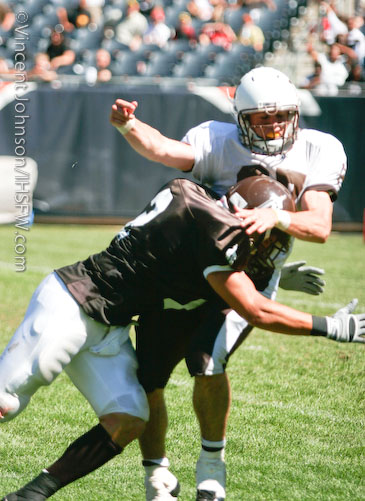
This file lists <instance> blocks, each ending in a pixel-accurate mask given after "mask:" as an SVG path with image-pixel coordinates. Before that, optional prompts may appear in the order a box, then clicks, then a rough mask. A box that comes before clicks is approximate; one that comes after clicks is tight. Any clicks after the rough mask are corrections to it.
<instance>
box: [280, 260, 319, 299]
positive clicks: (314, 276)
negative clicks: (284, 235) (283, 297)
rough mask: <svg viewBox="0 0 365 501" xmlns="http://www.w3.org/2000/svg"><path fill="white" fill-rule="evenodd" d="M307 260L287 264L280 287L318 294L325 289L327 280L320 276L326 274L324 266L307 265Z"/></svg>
mask: <svg viewBox="0 0 365 501" xmlns="http://www.w3.org/2000/svg"><path fill="white" fill-rule="evenodd" d="M306 264H307V262H306V261H295V262H294V263H288V264H285V265H284V266H283V268H282V270H281V277H280V283H279V287H280V288H281V289H285V290H292V291H300V292H306V293H307V294H312V295H313V296H318V295H319V294H322V292H323V291H324V286H325V285H326V282H325V281H324V280H322V279H321V278H319V277H320V276H321V275H324V270H323V269H322V268H315V267H314V266H305V265H306Z"/></svg>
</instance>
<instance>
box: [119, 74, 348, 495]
mask: <svg viewBox="0 0 365 501" xmlns="http://www.w3.org/2000/svg"><path fill="white" fill-rule="evenodd" d="M299 105H300V103H299V99H298V94H297V91H296V88H295V86H294V85H293V84H292V83H291V82H290V80H289V79H288V78H287V77H286V75H284V74H283V73H281V72H279V71H277V70H275V69H273V68H265V67H261V68H256V69H254V70H251V71H250V72H248V73H247V74H245V75H244V76H243V77H242V79H241V82H240V84H239V85H238V87H237V89H236V93H235V98H234V113H235V118H236V124H232V123H223V122H217V121H208V122H205V123H202V124H200V125H198V126H197V127H194V128H193V129H191V130H189V131H188V132H187V133H186V135H185V136H184V138H183V139H182V140H181V141H176V140H174V139H170V138H168V137H166V136H163V135H162V134H161V133H160V132H159V131H158V130H156V129H154V128H152V127H150V126H149V125H148V124H146V123H144V122H142V121H140V120H138V118H137V117H136V115H135V112H136V109H137V106H138V103H137V102H136V101H132V102H127V101H124V100H122V99H117V100H116V101H115V103H114V105H113V106H112V112H111V116H110V121H111V124H112V125H114V126H115V127H116V128H117V129H118V130H119V132H120V133H121V134H122V135H123V136H124V138H125V139H126V140H127V141H128V143H129V144H130V145H131V146H132V147H133V148H134V149H135V150H136V151H137V152H138V153H140V154H141V155H142V156H144V157H146V158H148V159H149V160H152V161H155V162H159V163H162V164H164V165H166V166H169V167H174V168H176V169H179V170H181V171H186V172H192V174H193V176H194V177H195V178H196V179H197V180H198V181H199V182H202V183H204V184H205V185H208V186H210V187H211V188H212V189H213V190H215V191H216V192H217V193H218V194H222V193H224V192H225V191H226V189H227V188H228V187H229V186H230V185H232V184H233V183H235V182H237V180H239V179H242V178H244V177H246V176H247V175H250V174H253V173H258V172H262V173H264V174H267V175H269V176H272V177H273V178H274V179H277V180H279V181H280V182H282V183H283V184H284V185H285V186H287V187H288V189H289V190H290V191H291V192H292V193H293V195H294V197H295V200H296V205H297V209H298V212H296V213H295V214H291V215H290V217H287V214H284V213H282V212H281V211H277V212H276V213H274V212H273V211H267V210H266V209H265V208H261V209H257V210H244V209H243V210H241V211H240V212H239V214H240V217H241V218H242V220H243V221H244V226H245V227H246V231H247V234H252V233H253V232H255V231H258V232H260V233H261V232H265V231H266V230H267V229H270V228H272V227H274V226H276V227H278V228H280V229H282V230H284V231H286V232H287V233H289V235H291V236H292V237H293V238H294V237H295V238H300V239H303V240H307V241H312V242H318V243H324V242H325V241H326V240H327V238H328V236H329V235H330V232H331V227H332V202H333V201H334V200H335V199H336V197H337V193H338V191H339V189H340V187H341V184H342V181H343V178H344V175H345V172H346V166H347V159H346V155H345V152H344V149H343V147H342V144H341V143H340V141H338V140H337V139H336V138H335V137H333V136H332V135H330V134H325V133H323V132H320V131H317V130H308V129H303V130H301V129H300V128H299ZM288 254H289V253H287V254H281V255H279V256H277V259H276V272H275V274H274V276H273V277H272V279H271V281H270V283H269V285H268V286H267V287H265V290H263V291H262V293H263V294H264V295H266V296H267V297H271V298H275V295H276V290H277V288H278V284H279V280H280V272H281V269H282V268H283V265H284V262H285V260H286V259H287V257H288ZM282 271H283V273H282V275H283V277H282V278H284V272H285V271H286V273H287V276H289V277H291V278H292V280H293V281H294V286H293V285H292V286H291V287H290V286H289V287H288V288H297V289H299V290H305V288H304V287H302V286H301V285H298V283H299V282H300V280H301V279H302V278H303V275H302V274H301V273H300V268H299V270H298V266H297V265H294V266H288V267H287V268H286V267H285V266H284V268H283V270H282ZM313 271H315V270H313ZM318 271H319V270H318ZM319 272H320V271H319ZM308 275H309V277H310V276H311V275H312V284H311V286H310V287H312V289H311V291H310V292H312V293H319V292H320V290H321V285H322V284H323V283H321V280H320V279H319V277H318V276H315V273H314V274H313V273H309V274H308ZM313 275H314V277H313ZM309 277H308V276H307V277H306V279H305V280H304V281H307V280H308V278H309ZM308 281H309V282H310V281H311V279H310V278H309V280H308ZM282 283H283V281H282ZM283 286H284V287H285V285H284V283H283ZM307 292H308V290H307ZM194 314H196V312H194V313H191V315H192V317H191V328H192V329H194V326H195V325H196V322H198V321H197V320H196V319H194V318H193V315H194ZM176 315H180V316H181V315H182V314H181V313H180V312H176V313H174V312H173V311H171V312H155V314H154V315H152V314H151V315H150V316H149V317H146V316H144V317H141V318H140V326H139V329H138V337H139V339H140V344H139V346H138V345H137V353H138V354H139V356H140V357H141V358H140V360H141V361H142V362H143V361H144V358H143V357H144V352H145V353H148V351H149V350H148V347H145V349H143V346H144V343H145V342H146V343H147V342H148V339H149V338H150V336H149V335H148V334H149V333H151V332H153V331H156V330H157V329H164V330H165V331H166V332H168V331H170V332H172V331H174V332H175V331H176V330H177V327H176V326H178V325H182V321H181V319H180V320H177V318H178V317H177V316H176ZM186 315H187V316H188V313H187V314H186ZM186 325H189V321H188V320H186V324H185V327H186ZM213 329H215V330H216V332H215V334H214V333H213V334H214V335H215V336H216V337H217V344H219V338H220V337H222V335H223V334H222V333H223V331H224V332H228V333H229V336H230V338H231V342H230V344H229V346H230V348H227V351H226V352H225V353H222V351H221V350H218V349H217V351H220V353H221V358H220V361H218V360H214V361H213V364H208V367H205V366H204V363H203V360H202V361H201V366H200V368H199V367H197V369H196V377H195V383H194V397H193V398H194V404H195V405H194V408H195V412H196V414H197V417H198V420H199V424H200V428H201V437H202V450H201V455H200V458H199V461H198V463H197V469H196V477H197V498H196V499H197V500H199V501H205V500H208V499H218V498H219V499H225V465H224V459H223V457H224V446H225V430H226V423H227V417H228V411H229V403H230V397H229V395H230V392H229V381H228V377H227V375H226V373H225V364H226V361H227V360H228V357H229V355H230V354H231V353H232V350H233V348H232V347H234V348H236V347H237V345H238V344H239V343H241V342H242V341H243V339H244V337H245V336H247V334H248V333H249V332H250V330H251V326H250V325H249V324H248V323H247V322H246V321H245V320H244V319H242V318H239V317H238V315H237V314H236V313H235V312H231V313H230V314H229V315H227V317H226V319H225V321H224V322H223V323H222V324H221V325H218V326H214V328H213ZM166 335H167V334H166ZM235 336H236V340H235V342H234V341H233V340H232V338H234V337H235ZM200 348H201V347H200ZM198 350H199V347H197V352H198ZM156 356H157V355H156ZM172 356H173V355H171V357H172ZM192 358H194V356H192ZM177 361H178V356H177V355H176V363H177ZM150 366H151V367H153V364H152V363H151V365H150ZM156 366H158V363H157V362H156ZM143 367H146V364H143ZM150 376H152V374H150V375H149V374H147V373H146V374H141V375H140V380H141V381H142V382H143V381H150V383H151V381H152V380H153V377H150ZM165 376H166V375H165ZM164 384H166V378H165V381H162V380H161V381H160V382H159V383H156V387H155V388H154V387H153V386H152V384H150V385H149V386H148V387H146V386H145V389H146V391H147V392H148V399H149V405H150V421H149V423H148V426H147V429H146V432H145V433H144V435H143V437H142V439H141V441H140V443H141V450H142V454H143V457H144V463H143V464H144V466H145V470H146V477H145V486H146V500H147V501H153V500H154V501H157V500H168V499H172V497H171V495H170V494H169V490H172V486H173V487H175V485H176V479H175V477H174V476H173V475H172V474H171V473H170V472H169V470H168V466H169V462H168V459H167V458H166V452H165V441H164V439H165V434H166V427H167V413H166V408H165V404H164V397H163V385H164ZM206 491H209V492H210V493H208V494H207V493H206ZM211 493H213V494H211ZM210 496H213V497H210Z"/></svg>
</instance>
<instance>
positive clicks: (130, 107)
mask: <svg viewBox="0 0 365 501" xmlns="http://www.w3.org/2000/svg"><path fill="white" fill-rule="evenodd" d="M137 106H138V103H137V101H132V102H129V101H124V100H123V99H117V100H116V101H115V102H114V104H113V105H112V111H111V114H110V122H111V124H112V125H116V126H117V127H120V126H121V125H125V123H126V122H127V121H128V120H131V119H133V118H135V115H134V112H135V110H136V108H137Z"/></svg>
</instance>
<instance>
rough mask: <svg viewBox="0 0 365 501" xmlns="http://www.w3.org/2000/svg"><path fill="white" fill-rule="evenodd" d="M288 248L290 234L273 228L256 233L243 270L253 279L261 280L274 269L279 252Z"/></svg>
mask: <svg viewBox="0 0 365 501" xmlns="http://www.w3.org/2000/svg"><path fill="white" fill-rule="evenodd" d="M289 248H290V235H289V234H288V233H285V232H283V231H280V230H278V229H277V228H273V229H272V230H271V231H269V232H267V233H264V234H262V235H257V239H256V242H255V245H254V249H253V250H252V251H251V253H250V258H249V260H248V262H247V265H246V268H245V271H246V273H247V274H248V275H249V276H250V277H251V278H252V279H253V280H255V281H256V280H258V281H259V280H262V279H265V278H266V277H267V276H271V274H272V273H273V272H274V270H275V259H276V258H277V257H278V255H279V254H280V253H286V252H288V251H289Z"/></svg>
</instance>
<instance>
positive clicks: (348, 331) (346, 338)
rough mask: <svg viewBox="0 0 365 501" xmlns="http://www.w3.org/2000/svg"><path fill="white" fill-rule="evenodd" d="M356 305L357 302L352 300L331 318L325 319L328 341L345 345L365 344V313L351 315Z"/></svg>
mask: <svg viewBox="0 0 365 501" xmlns="http://www.w3.org/2000/svg"><path fill="white" fill-rule="evenodd" d="M357 303H358V300H357V299H353V300H352V301H350V302H349V304H347V305H346V306H344V307H343V308H341V309H339V310H338V311H336V313H335V314H334V315H333V316H332V317H326V321H327V337H328V338H329V339H333V340H334V341H340V342H345V343H346V342H347V343H365V313H360V314H358V315H352V314H351V313H352V312H353V311H354V310H355V308H356V306H357Z"/></svg>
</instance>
